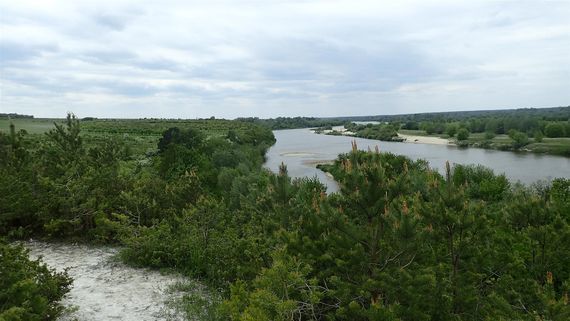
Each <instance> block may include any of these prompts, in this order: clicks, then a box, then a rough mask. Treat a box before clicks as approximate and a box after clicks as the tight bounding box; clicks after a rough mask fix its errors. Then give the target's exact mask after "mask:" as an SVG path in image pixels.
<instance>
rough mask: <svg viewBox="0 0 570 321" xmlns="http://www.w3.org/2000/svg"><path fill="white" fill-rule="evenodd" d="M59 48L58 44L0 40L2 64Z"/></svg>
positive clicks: (34, 56) (33, 56) (0, 60)
mask: <svg viewBox="0 0 570 321" xmlns="http://www.w3.org/2000/svg"><path fill="white" fill-rule="evenodd" d="M0 39H1V38H0ZM58 50H59V47H58V46H57V45H56V44H24V43H15V42H5V41H1V40H0V65H2V66H4V65H6V64H7V63H8V62H12V61H22V60H29V59H33V58H36V57H39V56H41V55H42V54H44V53H51V52H56V51H58Z"/></svg>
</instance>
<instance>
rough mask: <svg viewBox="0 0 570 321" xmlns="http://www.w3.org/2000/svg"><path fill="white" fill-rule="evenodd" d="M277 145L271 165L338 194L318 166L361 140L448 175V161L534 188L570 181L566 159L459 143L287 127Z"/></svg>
mask: <svg viewBox="0 0 570 321" xmlns="http://www.w3.org/2000/svg"><path fill="white" fill-rule="evenodd" d="M273 134H274V135H275V138H276V139H277V142H276V143H275V145H273V147H271V148H270V149H269V151H268V152H267V162H266V163H265V167H267V168H269V169H270V170H271V171H273V172H278V170H279V165H280V164H281V163H282V162H283V163H285V164H286V165H287V170H288V172H289V175H290V176H291V177H296V178H298V177H315V176H316V177H317V178H318V179H319V180H320V181H321V182H322V183H323V184H325V185H326V186H327V191H328V192H335V191H337V190H338V185H337V184H336V183H335V181H334V180H333V179H332V178H330V177H329V176H327V175H326V174H325V173H323V172H322V171H320V170H318V169H317V168H316V167H315V166H316V163H319V162H326V161H331V160H334V159H336V158H337V156H338V154H341V153H347V152H349V151H350V149H351V141H353V140H356V143H357V145H358V148H359V149H362V150H367V149H368V148H370V149H372V150H374V147H375V146H378V147H379V148H380V151H384V152H392V153H394V154H399V155H405V156H408V157H410V158H411V159H414V160H416V159H425V160H427V161H428V162H429V164H430V166H431V167H432V168H434V169H437V170H438V171H439V172H440V173H443V170H444V168H445V162H446V161H449V162H450V163H451V164H481V165H483V166H485V167H489V168H491V169H492V170H493V171H494V172H495V173H496V174H503V173H504V174H505V175H506V176H507V177H508V178H509V179H510V180H511V181H513V182H516V181H519V182H521V183H524V184H532V183H534V182H537V181H550V180H552V179H553V178H556V177H565V178H570V158H566V157H562V156H552V155H542V154H533V153H526V152H506V151H497V150H489V149H480V148H459V147H457V146H453V145H428V144H409V143H398V142H383V141H378V140H371V139H364V138H355V137H347V136H329V135H320V134H314V133H313V132H311V131H310V130H309V129H286V130H275V131H273Z"/></svg>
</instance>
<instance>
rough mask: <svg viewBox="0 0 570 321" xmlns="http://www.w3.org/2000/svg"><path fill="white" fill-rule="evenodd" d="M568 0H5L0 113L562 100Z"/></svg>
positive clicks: (408, 107)
mask: <svg viewBox="0 0 570 321" xmlns="http://www.w3.org/2000/svg"><path fill="white" fill-rule="evenodd" d="M569 17H570V1H558V2H553V1H552V2H551V1H500V2H499V1H457V0H454V1H437V2H431V1H416V2H412V1H387V0H386V1H380V0H376V1H357V0H347V1H344V0H341V1H336V0H323V1H301V0H275V1H271V0H259V1H258V0H244V1H230V0H228V1H225V0H209V1H167V0H163V1H141V0H136V1H120V0H99V1H51V0H37V1H25V0H17V1H15V0H0V112H17V113H22V114H32V115H35V116H37V117H63V116H65V113H66V112H67V111H72V112H75V113H76V114H77V115H78V116H80V117H86V116H95V117H127V118H135V117H167V118H196V117H209V116H216V117H224V118H234V117H239V116H258V117H275V116H297V115H301V116H340V115H370V114H375V115H377V114H399V113H415V112H429V111H445V110H472V109H497V108H518V107H548V106H561V105H564V106H566V105H569V104H570V22H569V21H570V20H569Z"/></svg>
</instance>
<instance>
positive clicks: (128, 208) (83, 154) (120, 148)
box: [0, 115, 570, 320]
mask: <svg viewBox="0 0 570 321" xmlns="http://www.w3.org/2000/svg"><path fill="white" fill-rule="evenodd" d="M510 118H512V117H504V118H501V119H495V120H493V121H489V122H484V121H481V120H478V121H476V120H474V119H470V120H465V119H461V120H458V121H456V122H447V121H442V120H438V119H429V120H428V121H425V122H424V121H422V122H417V123H418V124H419V127H421V128H422V129H423V130H428V129H429V130H432V131H433V132H440V133H443V132H444V131H445V129H446V128H452V127H455V126H457V127H456V128H460V129H459V130H458V131H457V133H456V136H457V139H458V140H460V141H464V142H465V143H467V141H466V140H467V139H468V138H469V131H468V129H467V128H469V130H472V131H473V132H482V131H483V130H486V129H489V130H490V132H493V133H504V132H505V130H506V131H507V132H508V131H509V130H511V131H510V132H511V133H512V136H513V140H516V138H517V135H518V134H522V135H524V137H526V140H527V142H528V137H527V136H526V133H527V132H529V130H530V132H532V130H533V128H534V127H533V126H535V127H536V126H540V124H541V123H540V122H535V121H534V120H533V118H532V117H528V119H524V120H521V121H520V122H518V121H515V120H514V119H510ZM409 121H410V122H411V121H412V120H409ZM557 121H559V120H557ZM287 122H288V120H283V124H286V123H287ZM255 123H258V121H256V120H253V121H251V122H245V121H234V122H230V121H222V120H199V121H195V122H185V121H158V120H138V121H132V122H126V121H104V120H96V119H94V120H90V121H88V122H86V123H81V127H80V124H79V122H78V121H77V119H75V118H74V116H73V115H70V116H69V117H68V118H67V120H66V122H64V123H60V124H58V125H57V126H56V127H55V129H54V130H52V131H51V132H49V133H48V134H47V135H43V136H42V137H41V138H38V137H36V136H33V135H27V134H26V133H25V132H22V131H20V132H16V129H15V127H14V128H13V129H12V130H11V132H10V134H9V135H8V134H0V149H1V151H2V154H0V160H1V163H0V174H1V175H0V193H2V194H1V195H2V197H3V202H0V232H1V233H2V234H9V235H10V236H11V237H25V236H29V235H33V236H36V235H38V236H44V237H58V238H68V239H69V238H81V239H84V240H91V241H94V242H105V243H107V242H121V243H122V244H123V245H124V246H125V248H124V251H123V252H122V253H121V255H122V258H123V259H124V260H125V261H126V262H128V263H131V264H134V265H139V266H148V267H153V268H159V269H162V268H165V269H175V270H178V271H181V272H183V273H185V274H187V275H190V276H194V277H198V278H201V279H204V280H206V281H207V282H208V283H210V284H213V285H215V286H216V287H217V288H219V289H220V292H221V295H222V296H223V297H224V303H223V304H222V305H221V306H220V307H219V309H218V308H217V307H216V306H215V305H214V304H207V303H205V302H199V301H196V300H195V298H192V297H187V303H188V309H191V308H192V307H195V306H204V307H205V309H207V311H205V312H204V314H202V315H203V316H204V317H205V318H206V317H207V318H209V319H220V320H222V319H226V320H227V319H230V320H501V319H502V320H537V319H540V320H566V319H567V317H568V315H569V313H570V310H569V309H570V307H569V305H568V302H567V301H568V300H567V297H568V293H569V291H570V269H569V268H568V262H567V253H569V252H570V247H569V244H570V227H569V224H570V221H569V220H570V216H569V214H568V213H570V208H569V204H570V182H569V181H568V180H565V179H556V180H554V181H553V182H552V184H550V185H538V186H533V187H524V186H518V185H514V186H512V185H511V184H510V183H509V181H508V180H507V179H506V178H505V176H504V175H495V174H494V173H493V172H492V171H491V170H489V169H486V168H483V167H477V166H461V165H457V166H454V167H453V168H451V167H450V166H449V165H448V166H447V169H446V172H445V175H444V176H442V175H440V174H439V173H437V172H436V171H434V170H432V169H430V168H429V167H428V165H427V162H425V161H422V160H418V161H412V160H411V159H409V158H406V157H403V156H398V155H393V154H389V153H380V152H379V151H374V152H363V151H358V150H357V148H356V147H357V146H356V145H354V146H353V150H352V152H350V153H348V154H343V155H340V156H339V158H338V159H337V160H336V161H335V162H334V163H333V164H331V165H324V166H320V168H321V169H323V170H326V171H329V172H330V173H332V175H333V176H334V177H335V179H336V180H337V181H338V182H339V184H340V187H341V188H340V191H339V192H338V193H334V194H332V195H326V194H325V188H324V187H323V185H322V184H320V183H319V182H318V181H317V180H316V179H301V180H294V179H291V178H290V177H289V175H288V173H287V168H286V167H285V166H284V165H283V166H281V168H280V172H279V174H272V173H269V172H268V171H266V170H263V169H262V164H263V162H264V155H265V152H266V150H267V148H268V146H270V145H271V144H272V143H273V142H274V137H273V135H272V134H271V131H270V130H269V129H267V128H264V127H261V126H258V125H256V124H255ZM489 124H491V125H489ZM537 124H538V125H537ZM325 125H327V124H323V126H325ZM488 125H489V126H488ZM542 125H544V123H542ZM346 126H347V128H349V129H351V130H354V131H356V132H357V133H359V135H369V136H370V137H371V138H375V139H394V137H395V131H396V129H397V128H399V127H400V123H399V122H392V123H390V124H379V125H373V124H369V125H356V124H346ZM404 126H408V125H407V124H406V123H404ZM410 126H411V127H413V126H415V125H414V124H410ZM517 126H521V128H522V127H524V128H527V129H525V130H519V129H515V127H517ZM402 127H403V126H402ZM487 127H489V128H487ZM491 127H496V128H495V129H492V128H491ZM448 134H450V133H448ZM97 135H101V136H97ZM129 135H133V136H135V137H134V138H133V137H132V136H129ZM462 136H465V137H464V138H463V140H462V138H461V137H462ZM474 136H475V135H474ZM521 137H522V136H521ZM131 139H132V141H138V142H139V143H138V144H139V145H137V144H134V145H133V150H136V151H138V152H137V153H135V154H133V153H132V150H131V151H129V150H128V149H127V148H125V145H126V144H128V142H130V141H131ZM148 144H154V145H153V147H152V149H151V150H150V152H146V153H145V150H141V147H140V146H147V145H148ZM509 148H510V147H509ZM6 257H7V256H6ZM2 258H3V257H0V259H2ZM18 269H19V268H18ZM19 270H22V271H21V272H18V273H23V272H24V271H27V270H26V269H19ZM3 272H4V269H2V270H0V273H3ZM3 275H4V274H2V276H3ZM36 285H37V284H36ZM0 289H3V287H2V288H0ZM1 291H2V290H0V293H3V292H1ZM34 293H35V294H32V295H31V296H30V299H29V300H28V301H26V302H35V301H37V302H44V301H42V299H40V297H41V295H40V294H38V292H34ZM58 293H59V292H58ZM30 300H31V301H30ZM38 306H42V307H44V306H45V305H38ZM22 311H23V310H21V309H20V308H14V309H11V310H10V312H6V313H10V314H6V315H5V316H3V317H4V318H5V319H8V317H9V316H14V315H16V316H17V315H18V313H23V312H22ZM30 319H33V318H31V317H30ZM38 320H41V319H38Z"/></svg>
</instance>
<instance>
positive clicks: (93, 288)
mask: <svg viewBox="0 0 570 321" xmlns="http://www.w3.org/2000/svg"><path fill="white" fill-rule="evenodd" d="M23 245H24V246H26V247H27V248H29V249H30V257H31V258H34V259H35V258H37V257H39V256H41V257H42V258H43V262H44V263H46V264H47V265H48V266H49V267H51V268H55V269H56V270H58V271H63V270H64V269H65V268H68V269H69V270H68V273H69V275H70V276H71V277H72V278H73V288H72V290H71V291H70V292H69V293H68V294H67V296H66V298H65V299H64V300H63V304H64V305H65V306H66V307H71V311H70V312H68V313H67V314H66V315H64V316H63V317H62V318H60V319H59V320H60V321H63V320H78V321H91V320H93V321H95V320H125V321H147V320H149V321H150V320H183V319H184V318H183V316H182V315H181V313H178V312H176V311H174V310H173V309H172V308H171V307H168V306H167V305H166V301H167V300H169V299H175V298H176V297H179V296H180V295H181V293H177V292H175V291H172V290H171V289H170V288H171V286H173V285H174V284H177V283H180V282H187V280H185V279H184V278H182V277H179V276H175V275H162V274H160V273H159V272H157V271H150V270H147V269H135V268H131V267H128V266H126V265H124V264H122V263H120V262H117V261H116V260H114V259H113V257H114V255H115V254H116V253H117V251H118V250H117V249H116V248H110V247H91V246H85V245H70V244H53V243H43V242H36V241H30V242H25V243H23Z"/></svg>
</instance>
